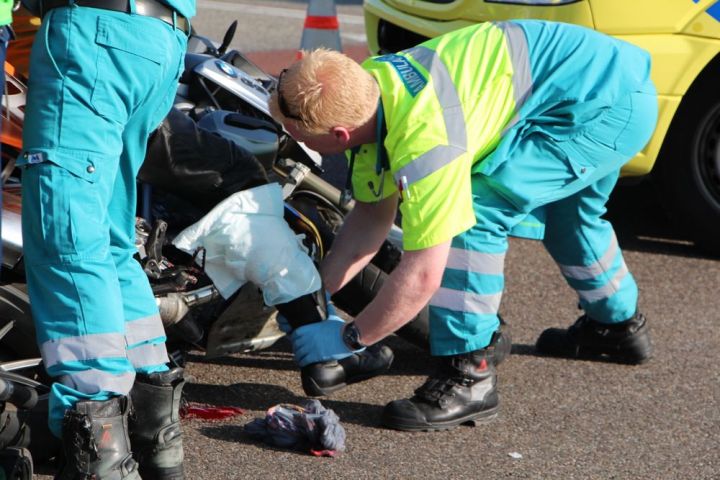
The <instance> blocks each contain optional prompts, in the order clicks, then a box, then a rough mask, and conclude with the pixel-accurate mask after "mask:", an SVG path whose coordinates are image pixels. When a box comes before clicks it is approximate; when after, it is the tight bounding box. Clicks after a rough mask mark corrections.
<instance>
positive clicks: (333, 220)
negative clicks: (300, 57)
mask: <svg viewBox="0 0 720 480" xmlns="http://www.w3.org/2000/svg"><path fill="white" fill-rule="evenodd" d="M234 29H235V24H233V25H232V26H231V27H230V29H229V30H228V32H227V33H226V35H225V37H224V39H223V42H222V43H221V44H220V45H219V46H216V44H214V43H212V42H211V41H210V40H208V39H207V38H205V37H201V36H198V35H195V36H193V37H192V38H191V40H190V43H189V51H188V53H187V54H186V68H185V71H184V73H183V75H182V77H181V80H180V84H179V87H178V91H177V96H176V102H175V108H174V110H173V112H171V114H170V115H168V117H167V118H166V120H165V122H164V123H163V125H162V126H161V127H160V128H159V129H158V131H157V132H156V133H155V134H153V137H152V138H151V140H150V142H149V146H148V155H147V157H146V161H145V164H144V165H143V168H142V169H141V171H140V174H139V179H140V180H141V182H142V187H141V192H142V193H143V194H142V195H141V198H142V201H141V205H140V206H139V209H138V229H137V231H138V235H137V237H138V247H139V248H140V249H141V250H143V252H144V256H143V258H141V259H140V260H141V262H142V263H143V266H144V267H145V271H146V273H147V274H148V277H149V278H150V282H151V285H152V286H153V289H154V292H155V295H156V298H157V301H158V304H159V306H160V309H161V313H162V315H163V322H164V324H165V325H166V327H167V330H168V334H169V336H170V338H171V340H176V341H177V342H176V345H177V346H178V350H177V352H176V353H178V354H181V353H182V352H183V351H184V350H185V349H187V348H200V349H202V350H203V351H204V352H205V354H206V355H207V356H218V355H225V354H228V353H234V352H243V351H251V350H257V349H260V348H266V347H268V346H270V345H272V344H273V343H274V342H275V341H277V340H278V339H279V338H281V337H282V336H283V333H282V332H281V331H280V330H279V329H278V328H277V324H276V322H275V320H274V318H275V315H276V310H275V309H274V308H270V307H268V306H267V305H265V304H264V302H263V300H262V292H260V291H259V290H258V288H257V286H256V285H253V284H250V283H249V284H247V285H244V286H243V287H242V288H240V289H239V291H238V292H237V293H236V294H235V295H233V296H232V298H230V299H225V298H222V297H221V296H220V295H219V294H218V291H217V289H216V288H215V287H214V285H213V283H212V281H211V280H209V279H208V278H207V277H206V276H205V275H204V272H203V271H202V269H201V268H199V267H198V265H197V264H195V263H194V262H193V261H192V259H190V258H188V256H187V255H182V254H180V253H179V252H178V251H177V249H174V248H173V246H172V244H171V243H170V240H171V239H172V237H173V236H174V235H175V234H177V233H178V232H179V231H180V230H181V229H183V228H185V227H187V226H188V225H190V224H192V223H193V222H195V221H198V220H199V219H200V218H202V216H203V215H205V214H207V212H208V211H209V210H210V209H211V208H212V207H213V206H214V205H216V204H217V203H219V202H220V201H222V200H223V199H225V198H227V197H228V196H230V195H232V194H233V193H236V192H238V191H242V190H245V189H248V188H252V187H255V186H258V185H263V184H266V183H268V182H277V183H279V184H280V185H282V189H283V197H284V199H285V203H286V215H285V218H286V220H287V221H288V223H289V224H290V225H291V227H292V228H293V229H294V230H295V231H296V232H297V233H299V234H303V235H305V238H306V241H305V243H306V245H307V248H308V250H309V251H310V252H311V255H312V256H313V257H314V260H316V261H319V259H320V258H321V257H322V255H323V254H324V252H326V251H327V250H328V249H329V248H330V245H331V244H332V240H333V238H334V235H335V233H336V232H337V229H338V228H339V226H340V225H341V224H342V220H343V217H344V215H345V214H346V213H347V211H349V208H351V205H347V204H344V203H343V202H342V201H341V192H340V190H339V189H338V188H336V187H335V186H333V185H331V184H330V183H328V182H326V181H325V180H323V179H322V178H321V176H320V174H321V173H322V166H321V159H320V156H319V155H318V154H317V153H316V152H313V151H311V150H308V149H307V148H305V147H304V146H303V145H302V144H299V143H297V142H295V141H294V140H293V139H292V138H291V137H290V136H289V135H288V134H287V133H286V132H285V131H284V130H283V128H282V126H281V125H280V124H278V123H277V122H275V121H274V120H273V119H272V117H271V116H270V114H269V110H268V100H269V97H270V91H271V89H272V88H273V87H274V84H275V78H274V77H272V76H270V75H268V74H266V73H265V72H263V71H262V70H261V69H260V68H259V67H257V66H256V65H254V64H253V63H252V62H250V61H249V60H248V59H247V58H246V57H245V56H243V55H242V54H241V53H240V52H238V51H236V50H231V51H226V50H227V45H229V43H230V41H231V39H232V36H233V34H234ZM195 50H200V53H194V51H195ZM9 83H10V84H12V85H13V87H14V88H13V89H12V91H13V92H14V93H13V95H11V96H10V98H11V99H12V101H11V102H10V105H11V108H9V117H11V118H12V119H13V121H11V122H6V123H8V124H9V125H10V126H11V127H13V132H15V133H16V134H17V131H18V130H19V129H21V127H22V105H23V104H24V103H23V96H24V85H23V84H22V82H21V81H20V80H19V79H17V78H16V77H14V76H12V75H11V76H10V77H9ZM4 138H5V136H4ZM7 138H8V142H11V143H9V144H8V147H10V148H7V147H6V146H5V145H4V148H5V149H6V151H7V152H8V153H7V155H8V161H7V162H6V168H5V170H4V173H3V174H4V176H5V179H6V180H7V181H6V184H5V191H4V192H3V195H4V197H5V202H4V209H3V227H4V228H3V232H2V235H3V248H4V250H3V267H4V269H3V285H2V286H0V297H2V298H3V300H4V302H2V305H0V315H2V316H3V318H6V319H8V320H14V321H15V323H16V325H15V328H13V331H11V332H10V333H9V334H8V338H7V341H6V342H4V343H5V345H6V346H7V348H9V349H11V350H12V351H13V352H14V353H15V354H17V355H19V356H21V357H30V356H37V347H36V346H35V342H34V331H33V327H32V321H31V319H30V316H29V305H28V299H27V295H26V293H25V288H24V287H25V286H24V283H23V282H24V280H23V274H22V242H21V239H20V192H19V183H18V178H17V177H15V176H14V174H15V173H16V172H13V170H12V169H11V165H12V162H11V158H9V157H10V156H11V155H12V154H13V153H17V151H18V149H19V146H20V145H19V142H17V141H16V140H17V135H16V137H11V136H8V137H7ZM398 232H399V230H397V231H395V232H394V236H395V240H394V243H393V241H392V240H388V241H386V242H385V245H384V246H383V249H382V250H381V252H380V253H379V255H378V256H377V257H376V258H375V259H374V261H373V264H372V265H369V266H368V267H367V268H366V269H365V270H364V271H363V272H362V273H361V274H360V275H358V277H357V278H356V279H354V280H353V281H352V282H351V283H350V284H348V286H347V287H346V288H345V289H343V290H342V291H340V292H338V294H336V295H335V297H334V300H335V303H336V304H337V305H338V307H340V308H341V309H342V310H344V311H346V312H348V313H349V314H351V315H353V314H356V313H358V312H359V311H360V310H361V309H362V308H363V307H364V306H365V305H366V304H367V303H368V302H369V301H370V300H371V299H372V298H373V297H374V295H375V292H376V291H377V290H378V289H379V288H380V286H381V285H382V282H383V281H384V278H385V276H386V272H389V271H390V270H392V268H394V266H395V265H396V264H397V262H398V261H399V258H400V251H399V249H398V247H397V246H396V244H397V242H398V240H397V239H398V238H399V236H400V234H399V233H398ZM400 333H401V334H402V335H404V336H405V337H406V338H409V339H411V340H412V341H414V342H415V343H418V344H420V345H423V344H426V343H427V322H426V319H424V318H420V319H419V320H417V321H415V322H414V323H413V324H411V325H410V326H408V327H406V328H405V329H404V330H403V331H401V332H400ZM183 343H184V345H183ZM177 360H178V361H180V360H181V359H180V357H179V356H178V357H177Z"/></svg>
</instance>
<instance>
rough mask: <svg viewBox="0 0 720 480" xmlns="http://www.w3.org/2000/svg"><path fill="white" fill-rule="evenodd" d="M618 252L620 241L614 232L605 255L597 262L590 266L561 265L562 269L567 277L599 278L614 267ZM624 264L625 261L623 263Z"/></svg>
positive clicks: (577, 278) (579, 278)
mask: <svg viewBox="0 0 720 480" xmlns="http://www.w3.org/2000/svg"><path fill="white" fill-rule="evenodd" d="M617 253H618V241H617V237H615V235H614V234H613V236H612V238H611V239H610V245H608V248H607V250H605V253H604V254H603V256H602V257H601V258H600V259H599V260H598V261H597V262H595V263H592V264H590V265H588V266H585V267H584V266H576V265H560V264H558V266H559V267H560V271H561V272H562V274H563V275H564V276H565V277H566V278H572V279H574V280H590V279H592V278H597V277H599V276H600V275H602V274H604V273H605V272H607V271H609V270H610V268H611V267H612V264H613V262H614V261H615V257H616V256H617ZM623 265H624V263H623Z"/></svg>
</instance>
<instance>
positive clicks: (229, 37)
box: [217, 20, 238, 56]
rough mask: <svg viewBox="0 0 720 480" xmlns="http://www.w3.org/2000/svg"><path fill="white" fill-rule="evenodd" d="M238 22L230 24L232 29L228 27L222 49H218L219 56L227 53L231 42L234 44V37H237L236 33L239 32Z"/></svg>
mask: <svg viewBox="0 0 720 480" xmlns="http://www.w3.org/2000/svg"><path fill="white" fill-rule="evenodd" d="M237 25H238V22H237V20H235V21H233V22H232V23H231V24H230V27H228V29H227V32H225V36H224V37H223V41H222V43H221V44H220V47H219V48H218V49H217V52H218V56H221V55H222V54H224V53H225V51H226V50H227V48H228V46H230V42H232V39H233V37H234V36H235V31H236V30H237Z"/></svg>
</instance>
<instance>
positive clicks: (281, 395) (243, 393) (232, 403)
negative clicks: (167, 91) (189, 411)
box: [183, 383, 382, 441]
mask: <svg viewBox="0 0 720 480" xmlns="http://www.w3.org/2000/svg"><path fill="white" fill-rule="evenodd" d="M183 394H184V396H185V398H186V399H187V400H188V401H190V402H198V403H202V404H207V405H215V406H220V405H222V406H228V407H238V408H242V409H245V410H256V411H263V412H264V411H266V410H267V409H268V408H270V407H272V406H273V405H278V404H282V403H288V404H296V405H297V404H300V403H302V402H303V401H304V400H306V399H307V398H306V397H304V396H301V395H296V394H295V393H293V392H292V391H290V390H289V389H287V388H284V387H280V386H278V385H272V384H268V383H234V384H232V385H210V384H204V383H189V384H187V385H186V386H185V389H184V391H183ZM269 399H272V403H268V402H269ZM320 400H321V402H322V404H323V405H324V406H325V407H326V408H331V409H332V410H334V411H335V413H337V414H338V416H339V417H340V418H342V419H343V422H345V423H353V424H357V425H362V426H367V427H375V426H377V425H378V422H377V421H373V419H379V418H380V413H381V410H382V407H380V406H378V405H371V404H367V403H361V402H348V401H343V400H333V399H330V398H322V399H320ZM248 421H250V420H248ZM245 423H246V422H245ZM211 433H213V435H216V436H214V438H218V439H222V440H228V441H230V440H234V439H236V438H237V432H230V431H227V430H226V429H223V428H217V429H212V430H211ZM208 436H211V435H208Z"/></svg>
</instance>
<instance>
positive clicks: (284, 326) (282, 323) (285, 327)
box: [275, 312, 293, 334]
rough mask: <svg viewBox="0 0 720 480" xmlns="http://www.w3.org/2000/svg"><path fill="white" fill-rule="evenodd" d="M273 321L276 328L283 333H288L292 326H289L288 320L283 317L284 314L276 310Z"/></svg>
mask: <svg viewBox="0 0 720 480" xmlns="http://www.w3.org/2000/svg"><path fill="white" fill-rule="evenodd" d="M275 321H276V322H277V324H278V328H279V329H280V331H281V332H283V333H285V334H289V333H290V332H292V330H293V328H292V327H291V326H290V322H288V320H287V318H285V315H283V314H282V313H279V312H278V314H277V316H276V317H275Z"/></svg>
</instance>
